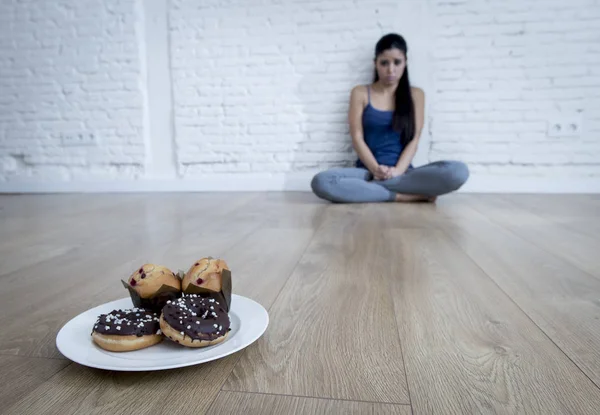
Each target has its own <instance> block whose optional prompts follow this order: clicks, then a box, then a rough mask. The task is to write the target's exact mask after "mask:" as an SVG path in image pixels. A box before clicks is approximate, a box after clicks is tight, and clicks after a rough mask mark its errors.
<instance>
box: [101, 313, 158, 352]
mask: <svg viewBox="0 0 600 415" xmlns="http://www.w3.org/2000/svg"><path fill="white" fill-rule="evenodd" d="M159 321H160V318H159V314H158V313H156V312H153V311H149V310H144V309H141V308H131V309H125V310H120V309H119V310H113V311H111V312H110V313H108V314H102V315H100V317H98V319H97V320H96V323H95V324H94V329H93V330H92V339H93V341H94V343H96V344H97V345H98V346H99V347H101V348H103V349H105V350H109V351H111V352H128V351H132V350H139V349H144V348H146V347H150V346H153V345H155V344H157V343H160V342H161V341H162V340H163V338H164V337H163V336H162V333H161V330H160V322H159Z"/></svg>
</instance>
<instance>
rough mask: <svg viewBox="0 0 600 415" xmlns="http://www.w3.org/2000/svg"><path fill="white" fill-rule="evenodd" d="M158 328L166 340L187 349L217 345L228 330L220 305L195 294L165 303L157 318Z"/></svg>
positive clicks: (226, 316) (227, 321) (211, 299)
mask: <svg viewBox="0 0 600 415" xmlns="http://www.w3.org/2000/svg"><path fill="white" fill-rule="evenodd" d="M160 328H161V330H162V332H163V333H164V335H165V336H167V337H168V338H169V339H171V340H172V341H174V342H175V343H179V344H181V345H184V346H187V347H206V346H211V345H213V344H217V343H220V342H222V341H223V340H225V338H226V337H227V335H228V334H229V331H230V330H231V329H230V320H229V314H228V313H227V311H225V306H224V304H222V303H220V302H219V301H218V300H217V299H215V298H210V297H208V298H206V297H202V296H200V295H198V294H184V295H183V297H181V298H178V299H177V300H172V301H168V302H167V304H166V305H165V306H164V308H163V310H162V314H161V316H160Z"/></svg>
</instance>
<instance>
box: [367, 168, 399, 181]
mask: <svg viewBox="0 0 600 415" xmlns="http://www.w3.org/2000/svg"><path fill="white" fill-rule="evenodd" d="M372 173H373V177H374V178H375V180H389V179H391V178H393V177H397V176H401V175H402V173H403V172H402V171H401V170H400V169H398V168H397V167H396V166H383V165H379V166H377V169H375V171H373V172H372Z"/></svg>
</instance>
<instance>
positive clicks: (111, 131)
mask: <svg viewBox="0 0 600 415" xmlns="http://www.w3.org/2000/svg"><path fill="white" fill-rule="evenodd" d="M429 30H431V31H432V32H431V34H429V33H428V32H429ZM387 32H399V33H401V34H403V35H404V36H405V37H406V38H407V40H408V42H409V47H410V54H409V69H410V71H411V80H412V82H413V84H414V85H418V86H420V87H422V88H423V89H424V90H425V92H426V99H427V109H426V110H427V111H426V121H427V123H426V128H425V129H424V132H423V143H422V145H421V148H420V150H419V152H418V154H417V157H416V160H415V161H416V164H423V163H425V162H428V161H433V160H438V159H458V160H463V161H466V162H467V163H468V164H469V165H470V167H471V172H472V173H473V174H472V179H471V181H470V182H469V183H476V186H475V189H476V190H486V191H491V190H494V189H491V188H489V187H487V183H488V182H486V178H488V177H491V176H492V177H496V178H501V180H504V182H503V183H504V184H503V185H502V186H504V187H502V189H509V190H510V189H511V188H512V187H511V186H512V185H513V184H516V183H521V181H522V179H523V177H525V176H530V177H531V178H532V180H533V181H531V182H529V183H530V186H529V188H531V189H533V190H535V189H536V184H537V183H538V182H537V181H536V180H538V179H539V180H545V183H546V184H547V185H546V186H545V189H546V190H561V189H562V190H568V189H563V188H558V187H557V188H555V189H554V188H552V186H553V183H554V181H555V180H559V179H560V180H565V179H569V178H571V179H573V180H583V179H585V178H588V179H590V180H597V179H598V176H600V161H599V160H600V140H599V135H600V111H599V110H598V108H600V70H598V67H599V66H600V46H598V45H600V0H570V1H564V0H561V1H558V0H522V1H521V0H503V1H489V0H486V1H484V0H427V1H425V0H423V1H421V0H394V1H390V0H309V1H307V2H305V1H304V0H286V1H285V2H282V1H281V0H203V1H195V0H144V1H142V0H135V1H134V0H121V1H117V0H106V1H100V0H85V1H76V0H59V1H56V2H45V1H43V0H20V1H18V0H4V1H2V2H1V3H0V191H1V190H3V189H9V190H15V189H16V190H20V189H21V187H19V186H21V185H20V184H15V185H11V183H21V181H22V180H31V181H34V182H36V181H37V182H40V181H43V182H45V183H46V185H44V186H45V187H44V186H41V187H35V186H33V187H31V188H35V189H41V190H45V189H52V188H53V187H52V186H49V185H48V183H58V182H59V181H62V182H63V183H66V185H64V186H62V187H60V186H58V187H55V188H57V189H67V190H68V189H71V188H76V189H88V187H86V185H85V184H80V185H78V186H77V185H75V184H73V185H72V186H71V187H70V185H69V183H81V182H82V181H85V180H90V179H107V180H108V182H107V184H105V187H104V188H103V189H107V190H110V189H112V188H113V187H115V188H119V189H124V190H127V189H131V188H136V186H138V187H137V188H144V189H149V190H155V189H159V190H160V189H164V190H169V189H171V188H175V189H177V188H178V186H180V187H179V188H184V187H185V186H190V188H211V189H219V188H226V189H230V188H236V187H239V188H242V189H244V188H245V186H246V185H248V184H251V185H253V186H254V187H253V188H254V189H258V188H261V186H262V184H261V181H260V180H259V179H258V178H259V177H260V178H272V179H273V181H272V182H271V183H272V185H269V184H268V183H267V182H265V183H266V184H265V186H271V188H281V186H283V187H286V186H288V185H289V183H288V182H287V180H288V178H289V177H295V178H296V182H294V183H295V184H294V185H293V186H292V187H295V188H298V187H299V188H304V189H308V184H309V183H308V178H309V177H310V175H311V174H312V173H313V172H315V171H318V170H320V169H325V168H328V167H331V166H336V165H344V164H348V163H351V162H353V161H354V159H355V157H354V155H353V152H352V150H351V146H350V137H349V135H348V127H347V124H346V113H347V108H348V98H349V92H350V89H351V88H352V86H354V85H356V84H358V83H367V82H369V81H370V80H371V76H372V53H373V47H374V43H375V42H376V41H377V39H378V38H379V37H380V36H381V35H382V34H384V33H387ZM572 119H573V120H578V121H581V125H582V126H583V130H582V133H581V134H580V135H579V136H572V137H567V136H563V137H560V136H559V137H553V136H549V134H548V125H549V123H552V122H554V121H561V122H568V121H569V120H572ZM80 133H81V134H84V135H86V134H93V135H94V136H95V137H97V140H98V142H97V143H96V144H95V145H86V146H68V145H65V143H64V142H63V140H61V136H67V137H69V136H77V135H78V134H80ZM157 177H160V178H163V179H164V178H166V179H167V181H166V182H164V183H163V184H161V186H162V187H161V186H155V184H156V183H155V182H152V180H154V179H155V178H157ZM240 178H243V179H244V180H245V182H238V180H240ZM124 179H133V180H137V181H136V182H135V183H134V184H131V185H128V184H126V182H125V181H124ZM261 180H262V179H261ZM124 183H125V184H124ZM181 183H192V185H182V184H181ZM240 183H241V184H240ZM490 183H491V182H490ZM494 183H496V184H497V183H498V182H497V181H495V182H494ZM580 183H582V182H580ZM494 185H495V184H494ZM11 186H12V187H11ZM128 186H129V187H128ZM24 188H25V189H27V187H26V186H25V187H24ZM580 188H583V187H581V186H580Z"/></svg>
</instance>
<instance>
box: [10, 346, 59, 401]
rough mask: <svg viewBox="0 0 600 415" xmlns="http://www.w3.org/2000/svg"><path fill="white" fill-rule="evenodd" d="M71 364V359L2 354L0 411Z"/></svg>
mask: <svg viewBox="0 0 600 415" xmlns="http://www.w3.org/2000/svg"><path fill="white" fill-rule="evenodd" d="M69 364H70V362H69V361H67V360H59V359H30V358H25V357H17V356H0V374H1V375H2V388H0V408H2V409H1V410H0V412H3V411H4V410H5V409H6V408H8V407H9V406H11V405H12V404H14V403H15V402H18V401H19V400H20V399H22V398H23V397H25V395H27V393H29V392H30V391H32V390H34V389H35V388H37V387H38V386H39V385H41V384H42V383H44V382H45V381H47V380H48V379H50V378H51V377H53V376H54V375H56V374H57V373H58V372H60V371H61V370H63V369H64V368H66V367H67V366H68V365H69Z"/></svg>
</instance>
